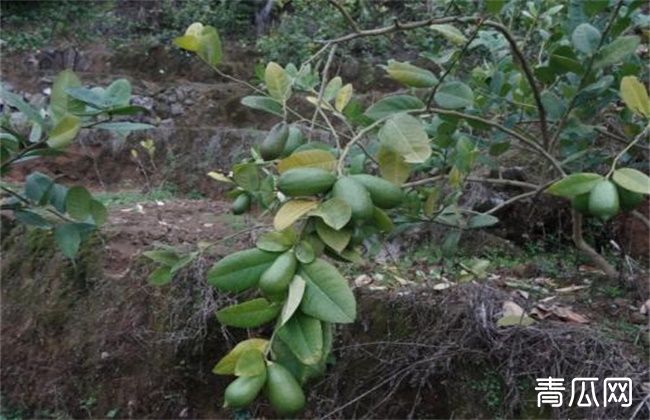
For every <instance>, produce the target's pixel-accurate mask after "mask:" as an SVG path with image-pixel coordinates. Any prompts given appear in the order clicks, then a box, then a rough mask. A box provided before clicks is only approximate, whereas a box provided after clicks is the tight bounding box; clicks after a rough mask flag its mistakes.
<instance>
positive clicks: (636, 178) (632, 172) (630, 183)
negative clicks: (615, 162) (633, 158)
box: [612, 168, 650, 195]
mask: <svg viewBox="0 0 650 420" xmlns="http://www.w3.org/2000/svg"><path fill="white" fill-rule="evenodd" d="M612 179H614V182H615V183H616V184H618V185H619V186H621V187H623V188H625V189H626V190H629V191H634V192H637V193H639V194H646V195H650V177H648V175H646V174H644V173H643V172H641V171H638V170H636V169H632V168H621V169H617V170H615V171H614V175H613V176H612Z"/></svg>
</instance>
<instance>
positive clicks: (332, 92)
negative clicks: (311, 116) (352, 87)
mask: <svg viewBox="0 0 650 420" xmlns="http://www.w3.org/2000/svg"><path fill="white" fill-rule="evenodd" d="M341 85H343V80H341V78H340V77H339V76H336V77H334V78H333V79H332V80H330V81H329V83H327V86H325V90H324V91H323V100H324V101H325V102H329V101H331V100H332V99H334V97H335V96H336V94H337V93H338V92H339V90H340V89H341Z"/></svg>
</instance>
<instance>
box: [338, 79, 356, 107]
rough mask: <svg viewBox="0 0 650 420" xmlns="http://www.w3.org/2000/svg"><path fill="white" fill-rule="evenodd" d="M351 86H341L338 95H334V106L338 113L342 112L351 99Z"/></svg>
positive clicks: (349, 84)
mask: <svg viewBox="0 0 650 420" xmlns="http://www.w3.org/2000/svg"><path fill="white" fill-rule="evenodd" d="M352 92H353V88H352V84H351V83H348V84H347V85H345V86H343V87H342V88H341V89H340V90H339V91H338V93H337V94H336V100H335V101H334V106H335V107H336V110H337V111H338V112H343V110H344V109H345V107H346V106H347V105H348V103H349V102H350V99H352Z"/></svg>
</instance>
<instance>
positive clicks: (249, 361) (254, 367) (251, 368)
mask: <svg viewBox="0 0 650 420" xmlns="http://www.w3.org/2000/svg"><path fill="white" fill-rule="evenodd" d="M265 370H266V363H265V362H264V354H262V352H261V351H260V350H259V349H256V348H250V349H246V350H244V351H243V352H242V353H241V355H240V356H239V358H238V359H237V363H235V375H237V376H257V375H260V374H262V373H264V371H265Z"/></svg>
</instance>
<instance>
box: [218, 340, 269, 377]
mask: <svg viewBox="0 0 650 420" xmlns="http://www.w3.org/2000/svg"><path fill="white" fill-rule="evenodd" d="M268 343H269V340H264V339H261V338H251V339H248V340H244V341H242V342H241V343H239V344H237V345H236V346H235V348H233V349H232V350H231V351H230V353H228V354H227V355H225V356H224V357H223V358H222V359H221V360H219V363H217V364H216V366H215V367H214V368H213V369H212V372H213V373H215V374H217V375H232V374H234V373H235V366H236V365H237V360H239V357H240V356H241V355H242V353H244V352H245V351H246V350H251V349H255V350H259V351H261V352H264V351H265V350H266V346H267V345H268Z"/></svg>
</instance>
